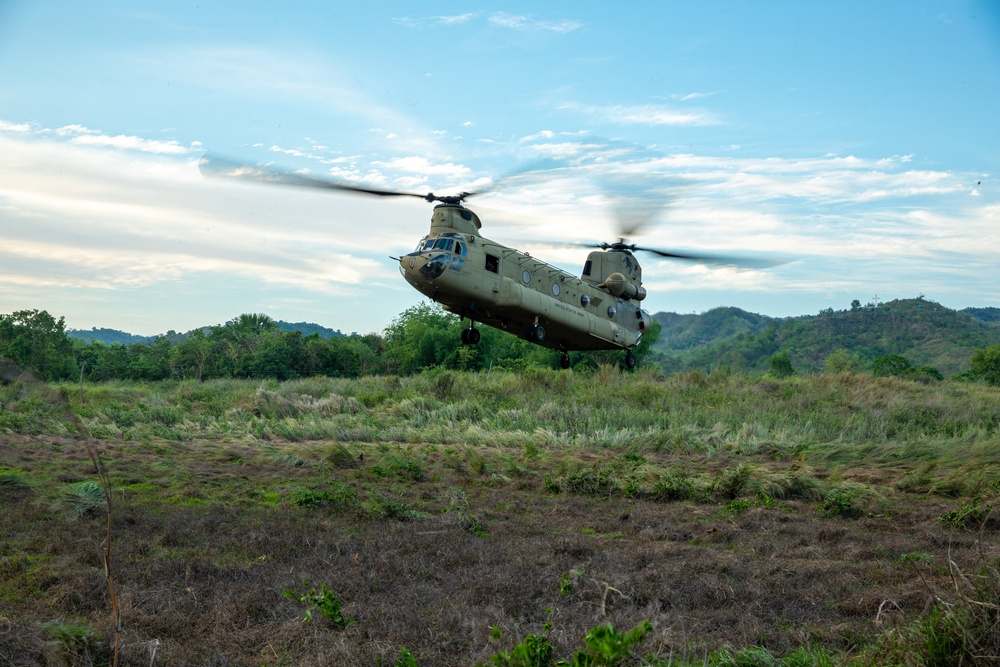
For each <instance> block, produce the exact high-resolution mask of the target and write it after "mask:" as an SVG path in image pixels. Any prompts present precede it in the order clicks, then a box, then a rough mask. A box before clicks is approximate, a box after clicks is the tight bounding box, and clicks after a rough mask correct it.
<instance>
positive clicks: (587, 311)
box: [199, 154, 760, 369]
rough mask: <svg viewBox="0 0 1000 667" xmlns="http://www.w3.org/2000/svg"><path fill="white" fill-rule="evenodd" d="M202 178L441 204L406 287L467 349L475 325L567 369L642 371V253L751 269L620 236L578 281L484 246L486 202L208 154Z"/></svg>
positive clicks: (591, 257)
mask: <svg viewBox="0 0 1000 667" xmlns="http://www.w3.org/2000/svg"><path fill="white" fill-rule="evenodd" d="M199 168H200V170H201V172H202V174H204V175H205V176H208V177H222V178H231V179H239V180H250V181H256V182H261V183H269V184H275V185H286V186H293V187H306V188H321V189H326V190H334V191H343V192H351V193H358V194H365V195H371V196H377V197H415V198H418V199H422V200H424V201H426V202H428V203H431V204H434V209H433V213H432V215H431V221H430V230H429V231H428V232H427V234H426V235H424V237H423V238H422V239H421V240H420V242H419V243H417V245H416V247H415V249H414V250H413V251H412V252H410V253H407V254H405V255H403V256H402V257H391V258H390V259H393V260H395V261H398V262H399V272H400V273H401V274H402V276H403V278H404V279H405V280H406V282H407V283H409V284H410V285H411V286H412V287H413V288H414V289H416V290H417V291H418V292H420V293H421V294H423V295H424V296H426V297H428V298H430V299H431V300H433V301H435V302H437V303H439V304H440V305H441V307H442V308H444V310H446V311H449V312H451V313H454V314H456V315H458V316H459V317H460V318H462V320H463V321H465V320H468V326H467V327H465V328H463V329H462V333H461V341H462V343H463V344H466V345H475V344H477V343H478V342H479V340H480V331H479V329H478V328H477V325H486V326H490V327H494V328H496V329H499V330H501V331H505V332H508V333H511V334H513V335H515V336H518V337H519V338H522V339H524V340H527V341H529V342H531V343H535V344H537V345H541V346H544V347H547V348H551V349H554V350H558V351H561V352H562V355H561V357H560V366H561V367H562V368H564V369H566V368H569V367H570V357H569V353H570V352H571V351H590V350H622V351H624V353H625V355H624V365H625V367H626V368H629V369H631V368H634V367H635V366H636V362H637V360H636V356H635V352H634V349H635V346H636V345H637V344H638V343H639V341H640V340H641V339H642V337H643V335H644V334H645V333H646V332H648V331H649V329H650V327H651V326H652V317H651V316H650V314H649V313H648V312H647V311H646V310H644V309H643V308H642V302H643V300H644V299H645V298H646V296H647V292H646V288H645V287H643V286H642V267H641V266H640V264H639V262H638V260H637V259H636V257H635V253H636V252H647V253H651V254H654V255H658V256H660V257H665V258H669V259H679V260H687V261H693V262H702V263H726V264H731V265H740V264H741V263H745V264H753V262H743V260H742V259H741V258H734V257H722V256H715V255H703V254H690V253H682V252H673V251H668V250H661V249H656V248H646V247H641V246H637V245H635V244H632V243H628V241H627V239H626V238H625V237H624V236H623V237H621V238H619V239H618V241H615V242H611V243H607V242H605V243H594V244H577V245H582V246H584V247H589V248H592V250H591V252H590V253H589V254H588V256H587V259H586V261H585V263H584V265H583V270H582V272H581V274H580V275H579V276H577V275H575V274H572V273H569V272H568V271H565V270H563V269H560V268H557V267H555V266H552V265H550V264H548V263H546V262H544V261H542V260H540V259H537V258H535V257H532V256H531V255H530V254H529V253H527V252H524V251H522V250H517V249H515V248H512V247H509V246H506V245H503V244H501V243H498V242H496V241H492V240H490V239H488V238H486V237H485V236H483V235H482V234H481V230H482V221H481V220H480V218H479V216H478V215H477V214H476V213H475V212H473V211H472V210H471V209H469V208H468V207H466V206H465V200H466V199H468V198H470V197H473V196H475V195H477V194H482V193H481V192H477V193H473V192H461V193H459V194H457V195H443V196H442V195H435V194H434V193H427V194H418V193H413V192H403V191H396V190H380V189H372V188H364V187H360V186H357V185H352V184H348V183H343V182H339V181H336V180H333V179H327V178H318V177H315V176H311V175H305V174H302V173H299V172H291V171H285V170H281V169H275V168H272V167H264V166H260V165H247V164H241V163H238V162H235V161H232V160H229V159H226V158H222V157H219V156H214V155H211V154H206V155H205V156H203V157H202V158H201V160H200V162H199ZM757 264H760V263H759V262H757Z"/></svg>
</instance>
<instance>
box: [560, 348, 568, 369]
mask: <svg viewBox="0 0 1000 667" xmlns="http://www.w3.org/2000/svg"><path fill="white" fill-rule="evenodd" d="M559 368H561V369H563V370H566V369H567V368H569V352H563V355H562V356H561V357H559Z"/></svg>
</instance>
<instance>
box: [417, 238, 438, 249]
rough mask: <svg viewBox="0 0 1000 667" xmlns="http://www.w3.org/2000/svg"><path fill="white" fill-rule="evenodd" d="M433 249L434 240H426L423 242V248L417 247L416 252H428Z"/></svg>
mask: <svg viewBox="0 0 1000 667" xmlns="http://www.w3.org/2000/svg"><path fill="white" fill-rule="evenodd" d="M433 247H434V239H427V240H426V241H424V244H423V246H420V247H418V248H417V249H418V250H430V249H431V248H433Z"/></svg>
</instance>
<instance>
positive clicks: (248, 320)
mask: <svg viewBox="0 0 1000 667" xmlns="http://www.w3.org/2000/svg"><path fill="white" fill-rule="evenodd" d="M464 326H467V324H463V322H462V321H461V320H460V319H459V318H458V317H457V316H455V315H452V314H449V313H446V312H444V311H442V310H441V309H440V308H438V307H437V306H434V305H431V304H429V303H426V302H424V303H421V304H418V305H416V306H414V307H412V308H409V309H407V310H406V311H404V312H403V313H401V314H400V315H399V316H398V317H396V319H394V320H393V321H392V323H391V324H390V325H389V326H388V327H387V328H386V329H385V331H383V332H381V333H370V334H366V335H357V334H352V335H350V336H335V337H332V338H323V337H321V336H320V335H319V334H317V333H312V334H309V335H303V334H302V332H300V331H285V330H282V329H279V328H278V327H277V324H276V322H275V321H274V320H273V319H272V318H270V317H269V316H267V315H264V314H261V313H246V314H243V315H240V316H239V317H236V318H234V319H232V320H230V321H228V322H226V323H225V324H223V325H219V326H214V327H206V328H204V329H196V330H194V331H191V332H189V333H188V334H185V335H184V336H183V337H182V339H181V340H178V339H177V337H176V336H171V337H169V338H168V337H167V336H159V337H156V338H154V339H153V340H152V341H150V342H148V343H131V344H123V343H111V344H110V345H108V344H105V343H102V342H100V341H91V342H84V341H82V340H79V339H72V338H70V337H69V336H68V335H67V333H66V326H65V320H64V318H62V317H59V318H56V317H54V316H52V315H50V314H49V313H48V312H46V311H44V310H21V311H17V312H15V313H12V314H9V315H0V358H5V359H7V360H9V362H8V367H9V368H12V367H17V368H19V369H25V370H29V371H30V372H31V373H33V374H34V375H35V376H37V377H38V379H41V380H46V381H77V380H78V381H85V380H86V381H92V382H101V381H108V380H135V381H156V380H166V379H194V380H207V379H211V378H275V379H292V378H298V377H307V376H312V375H325V376H329V377H358V376H362V375H380V374H396V375H409V374H412V373H418V372H420V371H422V370H425V369H428V368H433V367H445V368H455V369H465V370H486V369H489V368H494V367H497V368H505V369H509V370H518V369H522V368H528V367H547V368H557V367H558V365H559V357H560V353H559V352H557V351H554V350H549V349H547V348H543V347H539V346H537V345H533V344H531V343H528V342H527V341H524V340H521V339H520V338H517V337H515V336H513V335H511V334H508V333H505V332H502V331H498V330H496V329H492V328H490V327H482V329H481V333H482V337H481V339H480V342H479V343H478V344H477V345H463V344H462V343H461V331H462V328H463V327H464ZM658 331H659V327H658V325H656V326H654V327H653V328H652V329H651V330H650V332H649V333H648V334H647V335H646V336H645V337H644V339H643V342H642V344H640V346H637V349H636V355H637V356H638V357H639V358H640V363H641V360H642V358H643V354H644V353H645V352H648V348H649V346H650V345H652V343H653V342H655V340H656V337H657V335H658ZM620 358H621V353H620V352H586V353H577V352H575V353H572V354H571V361H572V362H573V365H574V367H576V368H581V367H596V366H597V365H598V364H602V363H619V362H620ZM10 364H13V365H14V366H10ZM7 374H8V375H9V374H10V373H9V372H8V373H7Z"/></svg>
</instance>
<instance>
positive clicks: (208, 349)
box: [170, 329, 215, 381]
mask: <svg viewBox="0 0 1000 667" xmlns="http://www.w3.org/2000/svg"><path fill="white" fill-rule="evenodd" d="M214 353H215V350H214V348H213V346H212V341H211V340H209V338H208V336H206V335H205V332H204V330H202V329H195V330H194V331H192V332H191V333H189V334H188V337H187V339H186V340H184V341H182V342H180V343H177V344H176V345H174V346H173V348H171V350H170V365H171V367H172V369H173V371H174V373H176V374H177V375H179V376H181V377H185V378H193V379H195V380H198V381H201V380H203V379H205V376H206V373H210V372H211V366H212V361H213V358H214Z"/></svg>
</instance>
